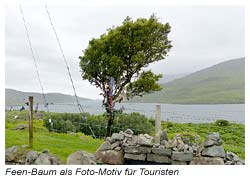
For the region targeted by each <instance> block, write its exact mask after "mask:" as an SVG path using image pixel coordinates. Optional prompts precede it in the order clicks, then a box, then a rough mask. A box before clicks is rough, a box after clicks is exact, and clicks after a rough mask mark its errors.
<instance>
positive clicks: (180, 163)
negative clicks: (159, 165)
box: [171, 161, 188, 165]
mask: <svg viewBox="0 0 250 180" xmlns="http://www.w3.org/2000/svg"><path fill="white" fill-rule="evenodd" d="M171 164H172V165H187V164H188V162H186V161H172V162H171Z"/></svg>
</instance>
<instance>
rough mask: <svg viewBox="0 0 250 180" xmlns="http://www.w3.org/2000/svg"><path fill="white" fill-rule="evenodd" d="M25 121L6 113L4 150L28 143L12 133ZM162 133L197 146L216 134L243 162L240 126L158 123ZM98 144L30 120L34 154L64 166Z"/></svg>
mask: <svg viewBox="0 0 250 180" xmlns="http://www.w3.org/2000/svg"><path fill="white" fill-rule="evenodd" d="M15 115H18V116H19V118H18V119H16V120H14V116H15ZM26 119H27V112H26V111H23V112H20V111H11V112H6V121H5V145H6V148H8V147H11V146H13V145H23V144H28V143H29V141H28V129H26V130H15V128H16V126H17V125H18V124H28V121H27V120H26ZM162 129H163V130H167V132H168V136H169V138H170V139H171V138H172V137H173V136H174V135H176V134H181V135H182V136H183V137H184V138H189V139H190V140H191V141H192V140H193V139H194V138H195V137H196V136H197V134H198V135H199V136H200V142H203V140H204V139H205V137H206V135H207V134H208V133H209V132H219V133H220V134H221V137H222V139H223V146H224V148H225V150H226V151H232V152H234V153H236V154H237V155H238V156H240V157H241V158H243V159H244V158H245V126H244V125H243V124H232V123H230V124H229V125H227V126H219V125H218V124H216V123H204V124H192V123H185V124H181V123H172V122H168V123H167V122H162ZM151 135H153V134H151ZM102 142H103V140H102V139H93V138H92V137H91V136H86V135H84V134H82V133H74V134H66V133H55V132H49V131H48V130H47V129H46V128H45V127H44V126H43V121H42V120H34V145H33V148H32V149H33V150H36V151H42V150H44V149H49V152H50V153H51V154H53V155H55V156H56V157H58V158H59V159H60V160H61V162H62V163H66V160H67V157H68V156H69V155H70V154H71V153H73V152H75V151H77V150H83V151H87V152H90V153H94V152H95V151H96V149H97V148H98V147H99V146H100V145H101V144H102Z"/></svg>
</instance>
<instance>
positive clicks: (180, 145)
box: [177, 142, 185, 152]
mask: <svg viewBox="0 0 250 180" xmlns="http://www.w3.org/2000/svg"><path fill="white" fill-rule="evenodd" d="M184 149H185V144H184V143H183V142H180V143H178V145H177V150H178V151H179V152H180V151H184Z"/></svg>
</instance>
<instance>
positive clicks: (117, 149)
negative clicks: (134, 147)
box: [114, 146, 122, 151]
mask: <svg viewBox="0 0 250 180" xmlns="http://www.w3.org/2000/svg"><path fill="white" fill-rule="evenodd" d="M121 149H122V148H121V147H120V146H118V147H116V148H115V149H114V150H115V151H120V150H121Z"/></svg>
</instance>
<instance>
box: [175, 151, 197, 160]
mask: <svg viewBox="0 0 250 180" xmlns="http://www.w3.org/2000/svg"><path fill="white" fill-rule="evenodd" d="M171 159H172V160H176V161H191V160H192V159H193V153H184V152H172V156H171Z"/></svg>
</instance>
